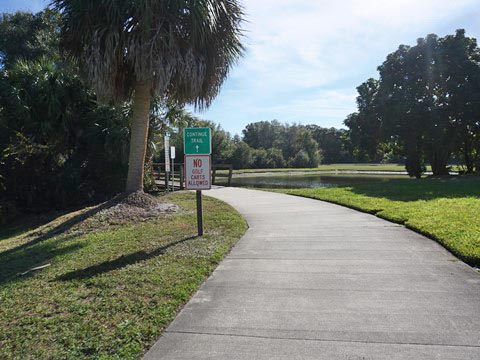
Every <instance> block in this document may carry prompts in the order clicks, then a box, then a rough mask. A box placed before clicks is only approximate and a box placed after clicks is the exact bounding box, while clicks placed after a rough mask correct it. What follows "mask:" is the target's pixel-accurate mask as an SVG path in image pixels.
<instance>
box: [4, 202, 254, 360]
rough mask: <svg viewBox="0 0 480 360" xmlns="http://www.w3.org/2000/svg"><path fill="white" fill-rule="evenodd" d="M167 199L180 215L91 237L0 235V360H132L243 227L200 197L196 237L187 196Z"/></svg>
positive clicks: (27, 231) (13, 231)
mask: <svg viewBox="0 0 480 360" xmlns="http://www.w3.org/2000/svg"><path fill="white" fill-rule="evenodd" d="M169 200H170V201H172V202H174V203H176V204H178V205H179V206H180V207H181V208H182V210H181V211H179V212H177V213H174V214H170V215H165V216H162V217H160V218H156V219H153V220H148V221H145V222H141V223H134V224H124V225H119V226H117V227H113V228H112V227H110V228H106V229H103V230H101V231H97V232H94V233H87V234H81V233H77V234H76V233H71V232H70V233H69V232H67V233H63V234H56V235H52V236H46V237H45V236H44V237H38V236H37V237H36V236H35V232H38V231H39V230H41V227H38V226H37V227H35V226H32V224H30V225H24V226H22V227H16V228H9V229H5V230H2V232H1V233H0V304H1V308H0V358H1V359H11V358H17V359H39V358H42V359H43V358H56V359H67V358H68V359H70V358H82V359H83V358H101V359H118V358H122V359H135V358H139V357H140V356H141V355H142V354H143V353H144V352H145V351H146V350H147V349H148V348H149V347H150V346H151V345H152V344H153V343H154V341H155V340H156V339H157V338H158V336H159V335H160V334H161V333H162V331H163V329H164V328H165V327H166V326H167V325H168V323H169V322H170V321H171V320H172V319H173V318H174V316H175V315H176V313H177V312H178V311H179V310H180V309H181V307H182V305H183V304H184V303H185V302H186V301H187V300H188V299H189V298H190V296H191V295H192V294H193V293H194V292H195V290H196V289H197V288H198V287H199V286H200V284H201V283H202V282H203V280H204V279H205V278H206V277H207V276H208V275H209V274H210V273H211V272H212V270H213V269H214V268H215V267H216V265H217V264H218V262H219V261H220V260H221V259H222V258H223V257H224V255H225V254H226V253H227V252H228V251H229V249H230V248H231V247H232V246H233V245H234V244H235V242H236V241H237V240H238V239H239V237H240V236H241V235H242V234H243V233H244V232H245V230H246V227H247V226H246V223H245V221H244V220H243V219H242V217H241V216H240V215H239V214H238V213H237V212H236V211H235V210H234V209H233V208H231V207H230V206H228V205H227V204H225V203H222V202H220V201H218V200H215V199H212V198H205V200H204V212H205V214H204V217H205V218H204V222H205V229H206V233H205V235H204V236H203V237H201V238H197V237H195V234H196V212H195V201H194V194H191V193H177V194H175V195H171V196H170V197H169ZM75 215H76V214H73V215H72V214H70V215H65V216H63V217H60V218H57V219H55V220H54V222H53V226H56V225H57V224H60V223H62V222H64V221H66V220H67V219H69V218H71V217H72V216H75ZM50 226H52V223H51V224H50ZM48 264H50V265H49V266H48V267H45V268H43V269H41V270H38V271H32V272H30V273H28V274H26V275H20V273H23V272H25V271H27V270H28V269H31V268H33V267H37V266H39V265H48Z"/></svg>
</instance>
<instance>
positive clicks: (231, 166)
mask: <svg viewBox="0 0 480 360" xmlns="http://www.w3.org/2000/svg"><path fill="white" fill-rule="evenodd" d="M232 175H233V165H230V166H229V167H228V186H230V185H231V184H232Z"/></svg>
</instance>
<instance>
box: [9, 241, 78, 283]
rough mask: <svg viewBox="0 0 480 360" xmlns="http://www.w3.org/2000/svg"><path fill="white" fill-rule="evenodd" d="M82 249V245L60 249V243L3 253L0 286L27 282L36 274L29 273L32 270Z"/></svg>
mask: <svg viewBox="0 0 480 360" xmlns="http://www.w3.org/2000/svg"><path fill="white" fill-rule="evenodd" d="M82 247H83V246H82V245H80V244H73V245H68V246H63V247H62V246H60V247H59V246H58V243H55V244H52V243H45V244H40V245H38V246H35V247H33V248H24V249H21V250H17V251H16V252H10V253H9V254H5V253H2V254H0V285H2V284H6V283H9V282H12V281H17V280H18V281H20V280H25V279H27V278H29V277H30V276H32V275H33V274H34V273H35V272H33V271H32V272H29V270H30V269H32V268H34V267H37V266H40V265H46V264H49V263H50V262H51V261H52V260H53V259H55V258H57V257H59V256H62V255H65V254H68V253H71V252H74V251H77V250H79V249H80V248H82Z"/></svg>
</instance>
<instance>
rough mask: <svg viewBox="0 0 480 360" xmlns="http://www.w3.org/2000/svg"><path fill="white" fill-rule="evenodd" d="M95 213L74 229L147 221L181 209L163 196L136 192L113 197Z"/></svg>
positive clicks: (90, 229) (100, 227) (82, 229)
mask: <svg viewBox="0 0 480 360" xmlns="http://www.w3.org/2000/svg"><path fill="white" fill-rule="evenodd" d="M98 210H99V211H97V212H96V213H95V214H93V215H91V216H88V217H87V218H85V219H84V220H83V221H81V222H80V223H79V224H78V225H77V226H74V227H72V229H71V230H72V231H75V232H77V231H80V232H83V231H88V232H90V231H92V230H94V229H103V228H105V227H109V226H112V225H124V224H127V223H135V222H142V221H147V220H149V219H152V218H156V217H159V216H162V215H166V214H172V213H174V212H177V211H178V210H180V208H179V206H178V205H175V204H172V203H168V202H166V201H164V200H163V199H161V198H158V197H155V196H152V195H149V194H145V193H142V192H135V193H131V194H128V195H126V194H120V195H117V196H116V197H114V198H113V199H111V200H109V201H107V202H105V203H103V204H101V205H99V206H98Z"/></svg>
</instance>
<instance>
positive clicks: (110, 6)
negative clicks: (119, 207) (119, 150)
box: [52, 0, 243, 192]
mask: <svg viewBox="0 0 480 360" xmlns="http://www.w3.org/2000/svg"><path fill="white" fill-rule="evenodd" d="M52 4H53V6H54V7H55V8H56V9H58V10H59V11H60V12H61V13H62V15H63V21H62V41H61V44H62V47H63V48H64V49H65V50H67V51H68V52H70V53H71V54H72V55H73V56H75V57H76V58H77V59H78V60H79V63H80V65H81V68H82V70H83V73H84V75H85V78H86V79H87V81H88V82H89V83H90V84H91V85H92V87H93V88H94V90H95V91H96V93H97V96H98V98H99V99H100V100H105V101H121V100H125V99H133V111H132V117H131V121H130V130H131V141H130V153H129V169H128V176H127V184H126V192H134V191H143V175H144V162H145V152H146V146H147V136H148V122H149V113H150V106H151V102H152V97H153V96H155V95H159V96H162V97H165V98H168V99H173V100H175V101H178V102H179V103H190V104H194V105H195V107H196V108H197V109H204V108H206V107H208V106H209V105H210V103H211V102H212V100H213V99H214V98H215V96H216V95H217V94H218V92H219V90H220V87H221V85H222V83H223V81H224V80H225V78H226V76H227V74H228V72H229V69H230V68H231V66H232V65H233V64H234V63H235V62H236V61H237V60H238V59H239V58H240V56H241V55H242V53H243V46H242V43H241V37H242V30H241V28H240V26H241V23H242V21H243V19H242V18H243V11H242V8H241V6H240V5H239V3H238V0H95V1H85V0H53V2H52Z"/></svg>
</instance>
